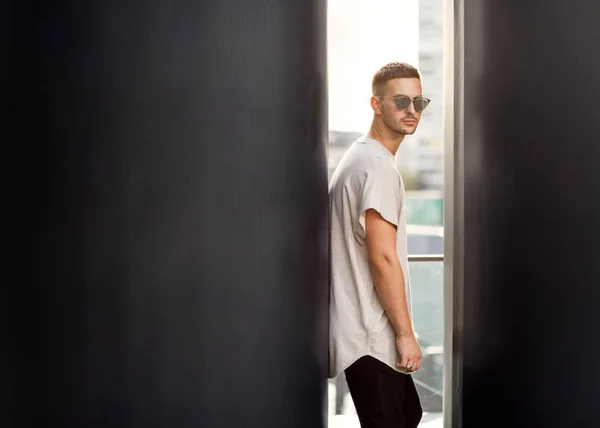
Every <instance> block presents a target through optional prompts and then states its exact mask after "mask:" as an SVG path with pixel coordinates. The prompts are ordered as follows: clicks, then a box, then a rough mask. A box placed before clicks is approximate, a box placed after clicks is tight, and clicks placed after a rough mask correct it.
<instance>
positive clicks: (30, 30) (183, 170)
mask: <svg viewBox="0 0 600 428" xmlns="http://www.w3.org/2000/svg"><path fill="white" fill-rule="evenodd" d="M0 15H2V16H3V17H2V18H0V21H1V23H2V24H3V25H2V30H1V31H2V35H3V40H5V41H6V43H2V45H1V50H0V53H1V55H2V57H1V59H2V73H1V74H0V79H1V83H2V89H3V93H4V94H8V96H7V97H4V100H3V103H4V106H5V107H8V112H7V116H5V118H6V119H8V120H7V121H6V122H7V123H6V125H7V126H6V127H5V130H4V131H3V132H5V133H6V135H5V138H3V139H4V144H6V146H5V147H6V148H5V156H4V164H5V165H4V168H3V177H4V180H3V189H4V190H5V191H4V196H5V204H4V207H5V208H4V214H3V218H4V219H5V221H4V223H5V232H6V233H5V236H6V239H5V240H4V242H5V247H6V249H8V254H9V263H7V269H6V270H5V272H4V273H5V275H3V280H2V283H3V285H2V288H3V290H2V294H3V296H4V297H3V298H2V299H1V300H2V306H3V307H2V311H1V312H2V315H1V320H2V333H3V341H2V349H3V352H2V354H3V355H2V360H3V361H2V369H3V372H2V375H3V376H2V381H1V382H0V383H1V384H2V386H1V387H0V391H2V397H1V398H2V399H1V400H0V425H1V426H2V427H6V428H12V427H32V426H61V427H64V428H68V427H74V428H75V427H76V428H81V427H90V428H92V427H102V428H104V427H108V426H110V427H115V428H117V427H128V428H132V427H140V428H141V427H144V428H150V427H160V428H178V427H195V428H197V427H203V428H212V427H214V428H226V427H232V428H239V427H257V428H259V427H260V428H266V427H273V428H281V427H286V428H289V427H299V428H300V427H301V428H305V427H319V426H323V425H324V419H325V417H324V413H325V408H324V405H325V386H326V383H325V380H324V379H325V368H326V358H327V349H326V333H327V330H326V310H327V302H326V297H327V263H326V262H327V208H326V206H327V203H326V201H327V165H326V134H327V132H326V124H327V117H326V78H327V76H326V51H325V43H326V28H325V26H326V4H325V1H323V0H309V1H306V0H297V1H288V2H270V1H256V0H252V1H250V0H219V1H196V2H184V1H172V0H170V1H166V0H165V1H163V0H153V1H137V0H134V1H93V2H58V3H57V2H51V3H44V2H39V3H38V4H33V5H32V4H29V3H27V4H25V3H22V2H9V4H6V3H3V6H2V13H1V14H0Z"/></svg>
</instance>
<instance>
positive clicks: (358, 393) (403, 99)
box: [329, 63, 429, 428]
mask: <svg viewBox="0 0 600 428" xmlns="http://www.w3.org/2000/svg"><path fill="white" fill-rule="evenodd" d="M372 95H373V96H372V97H371V107H372V108H373V122H372V124H371V128H370V130H369V132H368V133H367V134H365V135H364V136H363V137H361V138H359V139H358V140H357V141H355V142H354V143H353V144H352V145H351V147H350V148H349V149H348V151H347V152H346V154H345V155H344V156H343V157H342V159H341V160H340V163H339V164H338V166H337V168H336V170H335V172H334V174H333V176H332V178H331V183H330V208H329V210H330V218H331V289H330V338H329V354H330V357H329V359H330V362H329V376H330V378H334V377H336V376H337V375H339V374H340V373H342V372H344V373H345V375H346V381H347V383H348V387H349V390H350V395H351V397H352V400H353V402H354V405H355V407H356V411H357V414H358V418H359V420H360V423H361V427H363V428H384V427H385V428H388V427H394V428H414V427H416V426H417V425H418V424H419V422H420V420H421V417H422V414H423V411H422V407H421V403H420V400H419V397H418V394H417V391H416V388H415V385H414V382H413V379H412V376H411V373H414V372H415V371H416V370H418V369H419V367H420V365H421V349H420V346H419V344H418V342H417V339H416V337H415V332H414V329H413V325H412V319H411V312H410V287H409V277H408V255H407V238H406V219H405V201H404V197H405V191H404V183H403V182H402V178H401V177H400V174H399V172H398V170H397V167H396V158H395V155H396V152H397V150H398V148H399V146H400V143H402V140H403V139H404V137H405V136H406V135H411V134H413V133H414V132H415V130H416V129H417V125H418V124H419V119H420V118H421V113H422V112H423V110H424V109H425V108H426V107H427V105H428V104H429V99H427V98H424V97H423V95H422V87H421V76H420V73H419V71H418V70H417V69H415V68H414V67H412V66H410V65H408V64H404V63H390V64H388V65H386V66H384V67H383V68H381V69H380V70H379V71H378V72H377V73H376V74H375V76H374V77H373V82H372Z"/></svg>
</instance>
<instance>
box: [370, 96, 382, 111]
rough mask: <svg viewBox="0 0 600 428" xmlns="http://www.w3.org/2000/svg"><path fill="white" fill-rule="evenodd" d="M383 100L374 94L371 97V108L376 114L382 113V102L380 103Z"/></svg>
mask: <svg viewBox="0 0 600 428" xmlns="http://www.w3.org/2000/svg"><path fill="white" fill-rule="evenodd" d="M380 102H381V100H380V99H379V97H377V96H375V95H373V96H372V97H371V108H372V109H373V112H374V113H375V114H381V104H380Z"/></svg>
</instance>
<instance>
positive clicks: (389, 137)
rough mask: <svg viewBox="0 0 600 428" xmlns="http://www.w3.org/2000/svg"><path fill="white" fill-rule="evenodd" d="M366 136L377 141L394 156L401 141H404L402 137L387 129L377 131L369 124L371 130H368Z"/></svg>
mask: <svg viewBox="0 0 600 428" xmlns="http://www.w3.org/2000/svg"><path fill="white" fill-rule="evenodd" d="M386 131H387V132H386ZM367 136H368V137H369V138H372V139H374V140H377V141H379V142H380V143H381V144H383V146H384V147H385V148H386V149H388V150H389V151H390V152H391V153H392V154H393V155H394V156H396V152H397V151H398V148H399V147H400V144H401V143H402V140H404V135H399V134H397V133H395V132H393V131H391V130H389V129H378V127H377V126H376V125H375V124H374V123H373V124H371V128H370V129H369V132H368V133H367Z"/></svg>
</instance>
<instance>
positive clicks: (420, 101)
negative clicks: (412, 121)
mask: <svg viewBox="0 0 600 428" xmlns="http://www.w3.org/2000/svg"><path fill="white" fill-rule="evenodd" d="M414 103H415V110H416V111H418V112H422V111H423V110H425V109H426V108H427V106H428V105H429V100H428V99H427V98H422V97H417V98H415V101H414Z"/></svg>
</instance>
